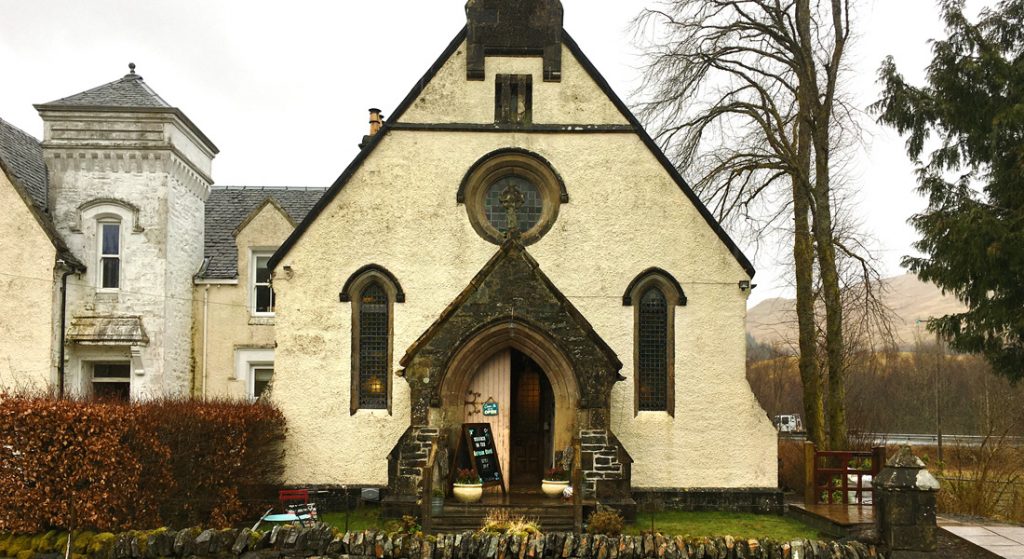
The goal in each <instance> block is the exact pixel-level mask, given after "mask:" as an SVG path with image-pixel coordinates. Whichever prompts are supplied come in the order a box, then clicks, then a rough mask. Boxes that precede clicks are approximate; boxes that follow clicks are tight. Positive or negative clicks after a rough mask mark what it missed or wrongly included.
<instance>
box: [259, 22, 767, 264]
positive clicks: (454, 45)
mask: <svg viewBox="0 0 1024 559" xmlns="http://www.w3.org/2000/svg"><path fill="white" fill-rule="evenodd" d="M466 32H467V30H466V28H465V27H463V28H462V30H461V31H459V33H458V34H457V35H455V38H454V39H452V42H451V43H449V44H448V47H447V48H446V49H445V50H444V52H442V53H441V56H439V57H438V58H437V60H436V61H434V64H433V65H431V66H430V68H429V69H428V70H427V72H426V74H424V75H423V77H422V78H420V79H419V81H417V82H416V85H415V86H413V88H412V90H411V91H410V92H409V94H408V95H406V96H405V99H404V100H402V102H401V103H400V104H399V105H398V107H397V108H396V109H395V111H394V112H393V113H392V114H391V117H390V118H388V119H387V121H385V122H384V126H383V127H382V128H381V129H380V131H379V132H377V134H376V135H374V136H373V137H372V138H370V141H369V143H367V144H366V145H365V147H363V149H362V150H361V151H360V152H359V154H357V155H356V157H355V159H353V160H352V162H351V163H349V166H348V167H347V168H345V171H344V172H342V174H341V176H340V177H338V179H337V180H336V181H334V184H332V185H331V187H330V188H329V189H328V190H327V192H326V193H325V194H324V196H323V198H321V199H320V201H318V202H317V203H316V206H314V207H313V209H312V210H311V211H310V212H309V215H307V216H306V218H305V219H304V220H303V221H302V223H300V224H299V226H298V227H296V228H295V231H293V232H292V234H291V235H289V236H288V239H287V240H286V241H285V242H284V244H282V245H281V248H280V249H278V251H277V252H276V253H274V256H273V257H271V259H270V261H269V262H268V263H267V265H268V266H269V267H270V269H271V270H273V269H274V268H275V267H277V264H278V263H279V262H280V261H281V259H283V258H284V257H285V256H286V255H287V254H288V252H289V251H290V250H291V248H292V247H293V246H295V243H297V242H298V241H299V239H301V238H302V235H303V234H304V233H305V232H306V230H307V229H309V226H310V225H311V224H312V223H313V222H314V221H315V220H316V218H317V217H319V216H320V213H321V212H323V211H324V209H325V208H326V207H327V206H328V205H329V204H330V203H331V201H332V200H334V197H335V196H337V195H338V193H339V192H341V190H342V189H343V188H345V185H346V184H348V181H349V180H351V178H352V177H353V176H354V175H355V173H356V171H358V170H359V168H360V167H361V166H362V165H363V162H364V161H366V159H367V158H368V157H369V156H370V154H371V153H373V151H374V150H375V149H376V148H377V146H378V145H379V144H380V143H381V142H382V141H383V139H384V138H385V137H386V136H387V135H388V132H390V131H391V129H392V127H394V126H395V124H396V123H398V121H399V120H401V118H402V115H403V114H405V111H407V110H408V109H409V107H410V106H412V104H413V103H414V102H415V101H416V99H417V98H418V97H419V96H420V94H421V93H422V92H423V89H424V88H425V87H426V86H427V84H428V83H430V81H431V80H432V79H433V78H434V76H435V75H437V73H438V72H439V71H440V70H441V68H442V67H443V66H444V64H445V63H446V62H447V61H448V59H449V58H451V56H452V55H453V54H454V53H455V51H456V50H458V48H459V47H460V46H461V45H462V43H463V41H465V39H466ZM562 43H563V44H564V45H565V46H566V47H567V48H568V49H569V51H570V52H571V53H572V54H573V56H575V57H576V59H577V60H578V61H579V63H580V65H581V66H583V68H584V69H585V70H586V71H587V74H588V75H589V76H590V78H591V79H592V80H594V82H595V83H596V84H597V85H598V87H600V88H601V91H603V92H604V94H605V95H607V96H608V98H609V99H610V100H611V101H612V103H613V104H614V105H615V107H616V108H617V109H618V110H619V112H620V113H622V116H623V117H625V118H626V119H627V120H628V121H629V123H630V126H631V127H632V128H633V131H634V132H635V133H636V134H637V135H638V136H639V137H640V139H641V140H642V141H643V142H644V145H646V146H647V148H648V149H649V150H650V151H651V153H652V154H653V155H654V157H655V158H657V160H658V162H659V163H661V166H662V167H663V168H664V169H665V172H666V173H668V174H669V176H671V177H672V179H673V180H674V181H675V183H676V185H677V186H678V187H679V189H680V190H681V191H682V192H683V194H684V195H685V196H686V197H687V198H688V199H689V200H690V202H691V203H692V204H693V206H694V207H695V208H696V209H697V211H698V212H700V215H701V217H703V218H704V221H705V222H707V224H708V226H709V227H711V229H712V230H713V231H714V232H715V234H716V235H718V238H719V239H721V241H722V243H723V244H725V246H726V248H728V250H729V252H730V253H731V254H732V255H733V257H734V258H735V259H736V261H737V262H738V263H739V264H740V266H741V267H743V269H744V271H746V272H747V274H748V275H749V276H750V277H753V276H754V274H755V270H754V265H753V264H751V262H750V260H749V259H748V258H747V257H746V255H744V254H743V251H741V250H740V248H739V247H738V246H737V245H736V243H735V242H733V240H732V238H730V237H729V234H728V233H726V232H725V230H724V229H723V228H722V225H721V224H720V223H718V220H716V219H715V217H714V216H713V215H712V214H711V212H710V211H709V210H708V209H707V207H706V206H705V205H704V203H703V202H702V201H701V200H700V198H699V197H698V196H697V194H696V193H695V192H694V191H693V189H692V188H690V185H689V184H687V183H686V180H684V179H683V177H682V175H680V174H679V170H678V169H676V167H675V165H673V164H672V161H671V160H669V158H668V156H666V155H665V153H664V152H663V151H662V150H661V148H660V147H658V144H657V143H656V142H655V141H654V140H653V139H652V138H651V136H650V134H648V133H647V131H646V130H645V129H644V127H643V125H642V124H640V121H639V120H638V119H637V118H636V116H634V115H633V113H632V111H630V110H629V108H628V107H627V106H626V104H625V103H623V102H622V99H620V98H619V96H618V95H617V94H616V93H615V91H613V90H612V88H611V86H610V85H609V84H608V81H607V80H605V79H604V76H602V75H601V73H600V72H598V71H597V68H596V67H594V64H593V63H592V62H590V59H588V58H587V56H586V55H585V54H583V51H582V50H580V47H579V45H578V44H576V41H574V40H573V38H572V37H571V36H569V33H568V32H567V31H565V30H563V31H562ZM522 131H523V132H529V129H528V128H526V129H523V130H522Z"/></svg>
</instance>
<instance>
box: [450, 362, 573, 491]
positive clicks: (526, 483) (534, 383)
mask: <svg viewBox="0 0 1024 559" xmlns="http://www.w3.org/2000/svg"><path fill="white" fill-rule="evenodd" d="M466 395H467V398H466V402H467V403H466V405H465V415H464V417H463V421H464V422H465V423H490V424H491V428H492V432H493V433H494V434H495V446H496V447H497V448H496V450H497V451H498V456H499V462H500V464H501V470H502V472H504V475H505V480H506V482H507V484H508V485H507V486H506V489H508V490H511V491H528V490H536V489H537V488H538V487H539V486H540V481H541V479H542V477H543V474H544V470H545V469H546V468H549V467H551V465H552V463H553V460H554V451H555V445H554V442H555V437H554V434H555V395H554V391H553V390H552V388H551V382H550V381H549V380H548V377H547V374H545V372H544V371H543V369H542V368H541V366H540V365H538V364H537V363H536V362H535V361H534V360H533V359H531V358H530V357H529V356H528V355H526V354H525V353H523V352H521V351H519V350H516V349H513V348H511V347H509V348H505V349H502V350H499V351H498V352H496V353H494V355H492V356H491V357H490V358H489V359H487V360H486V361H485V362H484V363H483V364H482V365H481V366H480V367H479V369H478V370H477V371H476V373H475V374H474V376H473V378H472V379H471V380H470V382H469V387H468V388H467V392H466Z"/></svg>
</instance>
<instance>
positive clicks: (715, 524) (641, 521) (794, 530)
mask: <svg viewBox="0 0 1024 559" xmlns="http://www.w3.org/2000/svg"><path fill="white" fill-rule="evenodd" d="M651 516H652V515H651V514H638V515H637V521H636V524H632V525H626V528H625V533H627V534H639V533H641V532H645V531H649V530H650V529H651ZM653 517H654V529H655V530H656V531H658V532H661V533H663V534H667V535H672V536H677V535H678V536H691V537H703V536H726V535H729V536H733V537H734V538H744V539H749V538H757V539H761V538H771V539H773V540H778V541H787V540H795V539H811V540H813V539H831V538H828V537H824V538H823V536H821V535H820V534H818V532H817V531H815V530H814V529H813V528H811V527H809V526H807V525H806V524H803V523H802V522H800V521H798V520H794V519H792V518H787V517H784V516H775V515H770V514H744V513H738V512H658V513H654V514H653ZM320 518H321V520H323V521H324V522H326V523H327V524H330V525H331V526H334V527H335V528H337V529H339V530H345V513H343V512H328V513H323V514H321V515H320ZM399 526H400V522H399V521H397V520H389V519H384V518H381V517H380V508H379V507H375V506H363V507H360V508H358V509H356V510H353V511H351V512H349V513H348V530H349V531H350V532H356V531H362V530H381V529H384V530H392V531H393V530H397V529H398V528H399Z"/></svg>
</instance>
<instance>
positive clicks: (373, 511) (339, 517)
mask: <svg viewBox="0 0 1024 559" xmlns="http://www.w3.org/2000/svg"><path fill="white" fill-rule="evenodd" d="M320 520H322V521H323V522H324V523H325V524H330V525H331V526H334V527H335V528H337V529H339V530H342V531H344V530H345V513H344V512H325V513H323V514H321V515H320ZM390 522H395V521H394V520H388V519H382V518H381V517H380V507H376V506H363V507H359V508H357V509H355V510H352V511H349V513H348V531H349V532H361V531H363V530H379V529H381V528H384V527H386V525H387V524H388V523H390Z"/></svg>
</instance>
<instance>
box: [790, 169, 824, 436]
mask: <svg viewBox="0 0 1024 559" xmlns="http://www.w3.org/2000/svg"><path fill="white" fill-rule="evenodd" d="M808 159H809V158H808ZM809 210H810V203H809V199H808V196H807V185H806V182H805V181H801V180H800V179H794V180H793V218H794V223H793V225H794V231H793V264H794V271H795V274H796V318H797V326H798V332H799V338H798V339H799V344H800V346H799V347H800V364H799V365H800V384H801V385H802V387H803V393H804V428H805V429H806V430H807V440H809V441H811V442H813V443H814V446H815V447H817V448H819V449H825V448H826V447H825V413H824V410H823V406H822V398H821V379H820V377H819V375H818V355H817V347H816V346H817V339H816V335H815V327H814V322H815V317H814V286H813V282H814V243H813V242H812V241H811V231H810V225H809V222H808V214H809Z"/></svg>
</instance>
